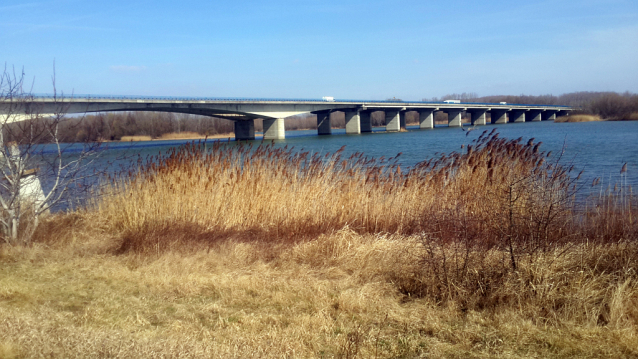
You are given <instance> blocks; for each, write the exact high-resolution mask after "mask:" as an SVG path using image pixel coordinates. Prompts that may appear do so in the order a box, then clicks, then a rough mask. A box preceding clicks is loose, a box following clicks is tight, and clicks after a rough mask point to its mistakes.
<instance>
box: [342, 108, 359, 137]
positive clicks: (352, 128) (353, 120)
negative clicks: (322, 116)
mask: <svg viewBox="0 0 638 359" xmlns="http://www.w3.org/2000/svg"><path fill="white" fill-rule="evenodd" d="M345 115H346V134H348V135H358V134H360V133H361V121H360V116H359V111H356V110H354V111H345Z"/></svg>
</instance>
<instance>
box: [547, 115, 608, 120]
mask: <svg viewBox="0 0 638 359" xmlns="http://www.w3.org/2000/svg"><path fill="white" fill-rule="evenodd" d="M592 121H602V119H601V118H600V116H598V115H570V116H559V117H556V119H555V120H554V122H592Z"/></svg>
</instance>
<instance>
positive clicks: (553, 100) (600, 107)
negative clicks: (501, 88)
mask: <svg viewBox="0 0 638 359" xmlns="http://www.w3.org/2000/svg"><path fill="white" fill-rule="evenodd" d="M449 99H455V100H462V101H464V102H488V103H499V102H507V103H512V104H539V105H563V106H570V107H573V108H575V109H576V110H577V111H576V113H575V114H584V115H593V116H598V117H600V118H602V119H603V120H636V119H638V114H637V113H638V94H634V93H630V92H625V93H622V94H619V93H616V92H572V93H566V94H563V95H560V96H554V95H540V96H528V95H520V96H484V97H479V96H478V95H477V94H475V93H462V94H451V95H446V96H443V97H442V98H441V99H438V98H434V99H424V100H426V101H427V100H431V101H439V100H441V101H443V100H449Z"/></svg>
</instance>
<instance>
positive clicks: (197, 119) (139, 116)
mask: <svg viewBox="0 0 638 359" xmlns="http://www.w3.org/2000/svg"><path fill="white" fill-rule="evenodd" d="M451 99H454V100H462V101H463V102H490V103H498V102H508V103H519V104H545V105H565V106H571V107H574V108H576V109H577V111H576V113H581V114H591V115H598V116H600V117H601V118H602V119H606V120H638V95H637V94H633V93H629V92H626V93H623V94H619V93H615V92H574V93H568V94H564V95H560V96H554V95H541V96H526V95H520V96H484V97H479V96H478V95H476V94H475V93H462V94H450V95H446V96H443V97H441V98H430V99H423V100H424V101H444V100H451ZM392 100H397V101H400V100H399V99H395V98H393V99H392ZM371 121H372V125H373V126H384V125H385V116H384V114H383V112H373V113H372V115H371ZM435 121H436V122H438V123H445V122H447V115H446V114H444V113H442V112H437V114H436V117H435ZM464 121H469V117H468V116H465V117H464ZM406 123H407V124H415V123H418V114H416V113H408V114H407V115H406ZM332 126H333V127H334V128H344V127H345V115H344V114H343V113H342V112H335V113H333V114H332ZM262 128H263V127H262V121H261V120H256V121H255V130H256V131H258V132H259V131H262ZM316 128H317V120H316V116H315V115H312V114H304V115H298V116H293V117H289V118H287V119H286V129H287V130H303V129H316ZM180 132H191V133H198V134H200V135H204V136H205V135H209V136H213V135H220V134H229V137H231V136H232V133H233V132H234V125H233V122H232V121H230V120H226V119H221V118H215V117H207V116H198V115H188V114H179V113H169V112H135V111H131V112H110V113H97V114H86V115H85V116H81V117H69V119H68V120H65V121H62V122H60V127H59V132H58V136H59V139H60V141H62V142H84V141H100V140H106V141H118V140H120V139H121V138H122V137H123V136H150V137H151V138H159V137H162V136H163V135H166V134H169V133H180ZM11 137H12V136H11V135H9V137H8V138H11ZM43 142H47V141H44V140H43Z"/></svg>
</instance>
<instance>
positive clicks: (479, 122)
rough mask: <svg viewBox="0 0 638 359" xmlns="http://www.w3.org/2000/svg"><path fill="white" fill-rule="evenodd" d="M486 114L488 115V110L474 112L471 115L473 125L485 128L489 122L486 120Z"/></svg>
mask: <svg viewBox="0 0 638 359" xmlns="http://www.w3.org/2000/svg"><path fill="white" fill-rule="evenodd" d="M485 113H487V109H485V110H472V112H471V114H472V125H474V126H484V125H485V123H486V122H487V121H486V120H485V118H486V116H485Z"/></svg>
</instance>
